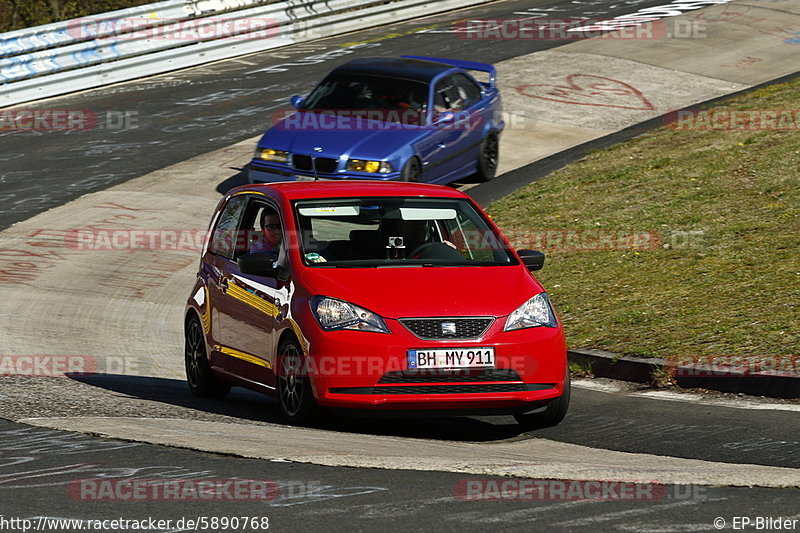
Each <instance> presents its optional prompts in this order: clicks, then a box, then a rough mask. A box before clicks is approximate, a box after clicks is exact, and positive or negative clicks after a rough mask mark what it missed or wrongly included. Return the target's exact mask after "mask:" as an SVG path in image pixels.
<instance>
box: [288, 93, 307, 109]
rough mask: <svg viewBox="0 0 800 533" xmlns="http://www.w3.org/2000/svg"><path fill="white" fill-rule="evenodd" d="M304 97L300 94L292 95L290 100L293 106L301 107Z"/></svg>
mask: <svg viewBox="0 0 800 533" xmlns="http://www.w3.org/2000/svg"><path fill="white" fill-rule="evenodd" d="M303 101H304V98H303V97H302V96H300V95H299V94H296V95H294V96H292V98H291V100H290V102H291V103H292V107H294V108H295V109H300V106H302V105H303Z"/></svg>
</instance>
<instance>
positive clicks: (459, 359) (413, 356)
mask: <svg viewBox="0 0 800 533" xmlns="http://www.w3.org/2000/svg"><path fill="white" fill-rule="evenodd" d="M483 367H491V368H494V348H436V349H431V350H409V351H408V368H409V369H417V368H483Z"/></svg>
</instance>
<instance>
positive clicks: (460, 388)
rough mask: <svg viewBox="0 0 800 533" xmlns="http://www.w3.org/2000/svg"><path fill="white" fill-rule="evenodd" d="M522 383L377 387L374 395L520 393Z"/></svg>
mask: <svg viewBox="0 0 800 533" xmlns="http://www.w3.org/2000/svg"><path fill="white" fill-rule="evenodd" d="M524 390H525V385H523V384H522V383H486V384H480V385H408V386H403V387H375V388H374V389H373V394H475V393H481V392H484V393H490V392H520V391H524Z"/></svg>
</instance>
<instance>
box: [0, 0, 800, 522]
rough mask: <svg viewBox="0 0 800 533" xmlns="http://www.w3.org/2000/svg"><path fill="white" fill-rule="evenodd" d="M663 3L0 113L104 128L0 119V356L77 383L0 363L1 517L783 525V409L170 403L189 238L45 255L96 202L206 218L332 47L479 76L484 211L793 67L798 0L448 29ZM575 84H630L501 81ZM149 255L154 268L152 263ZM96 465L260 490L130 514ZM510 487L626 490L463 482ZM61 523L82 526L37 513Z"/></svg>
mask: <svg viewBox="0 0 800 533" xmlns="http://www.w3.org/2000/svg"><path fill="white" fill-rule="evenodd" d="M665 3H667V2H665V1H664V0H662V1H660V2H657V1H640V0H623V1H621V2H612V1H610V0H571V1H562V2H536V1H530V0H505V1H499V2H495V3H492V4H488V5H486V6H483V7H481V8H475V9H469V10H463V11H459V12H454V13H449V14H445V15H439V16H435V17H429V18H424V19H418V20H415V21H411V22H407V23H403V24H397V25H393V26H385V27H381V28H375V29H369V30H364V31H362V32H358V33H354V34H350V35H345V36H340V37H334V38H330V39H324V40H321V41H315V42H312V43H308V44H303V45H296V46H292V47H288V48H285V49H280V50H277V51H273V52H266V53H260V54H255V55H250V56H246V57H243V58H238V59H232V60H226V61H220V62H218V63H214V64H210V65H206V66H201V67H197V68H193V69H188V70H185V71H179V72H175V73H170V74H165V75H162V76H156V77H152V78H148V79H144V80H138V81H135V82H130V83H124V84H119V85H115V86H111V87H106V88H101V89H98V90H92V91H87V92H84V93H80V94H75V95H70V96H66V97H60V98H56V99H52V100H47V101H40V102H36V103H35V104H31V105H24V106H21V107H25V108H41V109H45V108H51V109H86V110H90V111H92V112H94V113H97V115H98V116H99V117H105V118H106V121H107V122H106V123H105V127H103V128H98V129H90V130H86V131H77V132H70V133H64V132H28V133H21V132H0V200H1V201H2V205H3V209H2V211H1V212H0V259H2V258H4V257H5V258H6V262H7V261H8V260H7V257H9V253H11V252H10V251H15V253H12V254H11V255H13V256H16V255H19V254H20V253H21V254H23V255H26V254H27V255H26V257H28V260H29V261H30V264H32V265H35V266H34V267H32V269H31V270H32V271H33V274H31V276H32V277H30V278H26V277H22V278H20V277H19V274H18V273H17V274H15V275H16V276H17V277H13V276H10V277H9V276H8V275H7V274H6V272H7V271H3V274H0V299H2V300H3V301H4V302H7V303H4V304H3V309H2V312H0V350H2V352H1V353H2V354H3V355H19V354H26V355H53V354H61V355H63V354H69V355H76V356H77V355H78V354H80V357H86V358H89V359H92V360H94V361H97V362H98V368H99V373H97V374H94V375H88V376H81V377H71V378H70V377H35V378H34V377H19V376H0V400H2V402H0V494H2V500H0V501H2V507H1V508H0V515H2V516H0V529H9V527H8V525H6V524H4V523H3V521H2V520H3V519H6V520H8V519H10V518H12V517H15V518H21V519H22V518H24V519H31V520H32V521H33V522H32V523H34V524H40V528H39V530H43V531H54V532H55V531H73V530H79V529H80V527H81V525H84V526H85V525H87V524H88V523H89V521H92V520H97V519H100V520H103V519H106V520H107V519H117V518H120V519H128V520H142V519H147V518H150V517H152V518H154V519H164V520H171V521H172V523H171V524H169V525H164V526H163V527H158V528H156V529H154V530H156V531H189V530H192V531H194V530H201V531H202V530H207V531H212V530H213V531H224V530H233V529H235V528H233V527H231V528H228V529H225V528H223V527H221V526H217V527H216V528H196V527H192V526H188V525H187V524H186V519H197V518H198V517H206V518H208V519H210V518H211V517H216V518H221V517H235V516H236V517H241V518H244V517H248V518H257V519H259V520H261V519H263V518H265V517H266V518H268V523H269V526H270V528H271V529H272V530H276V531H347V532H352V531H376V530H388V529H390V528H391V529H392V530H398V531H430V530H440V531H453V532H456V531H458V532H462V531H486V530H490V529H492V530H502V531H506V530H508V531H532V530H534V531H539V530H553V531H636V532H639V531H642V532H645V531H649V532H662V531H713V530H718V529H724V530H731V529H750V530H753V529H756V527H755V524H756V522H755V521H756V519H757V518H758V517H761V518H762V519H766V518H769V517H771V518H778V517H781V518H782V519H788V520H789V524H790V526H784V527H782V530H784V531H786V530H788V531H792V530H795V531H797V530H800V503H799V502H800V437H798V435H800V404H799V403H797V402H796V401H780V400H770V399H763V398H745V397H741V396H740V395H739V396H737V395H723V394H718V395H710V394H701V393H690V392H673V393H667V392H658V391H651V390H648V389H646V388H642V387H639V386H634V385H630V384H624V383H618V382H612V381H608V380H579V381H578V382H577V383H576V386H575V388H574V391H573V400H572V405H571V408H570V412H569V414H568V417H567V418H566V420H565V421H564V422H563V423H562V424H561V425H559V426H557V427H555V428H548V429H542V430H538V431H534V432H529V433H522V432H520V430H519V428H518V426H517V425H516V424H515V423H514V421H513V419H512V418H510V417H471V418H454V419H445V420H441V419H421V420H417V419H415V420H384V419H363V418H330V419H326V420H325V421H324V422H321V423H320V424H318V425H317V426H315V427H313V428H291V427H288V426H285V425H283V423H282V422H281V419H280V417H279V416H278V409H277V405H276V403H275V402H274V401H273V400H271V399H270V398H266V397H263V396H260V395H257V394H254V393H250V392H248V391H244V390H242V389H235V390H234V391H233V392H232V394H231V396H230V397H229V398H228V399H226V400H224V401H211V400H201V399H198V398H194V397H192V396H191V395H189V393H188V390H187V388H186V384H185V382H184V381H183V377H182V373H183V370H182V366H183V354H182V337H181V310H182V306H183V302H184V300H185V298H186V296H187V294H186V293H187V291H188V290H189V288H190V285H191V280H192V278H193V276H194V274H195V270H196V263H197V256H198V254H197V253H196V252H195V251H191V250H190V251H178V252H164V251H161V252H160V253H156V252H148V253H140V252H137V251H135V250H134V251H129V252H130V253H124V254H122V253H119V252H115V251H109V252H97V253H86V252H82V253H81V252H80V251H75V250H66V249H64V245H63V239H62V238H61V237H60V236H59V235H60V234H59V233H58V232H59V231H64V230H68V229H69V228H75V227H84V226H87V225H89V224H92V223H94V224H97V223H98V221H104V223H105V222H107V221H109V220H112V217H116V216H119V217H122V218H120V219H119V220H123V219H124V220H126V221H127V222H126V223H129V224H130V227H135V228H140V227H147V228H150V227H156V228H188V229H194V228H203V227H205V225H206V224H207V222H208V220H207V218H208V216H209V214H210V212H211V209H212V208H213V206H214V204H215V203H216V201H217V200H218V199H219V197H220V194H221V193H224V192H225V191H227V190H228V189H230V188H231V187H233V186H235V185H237V184H240V183H244V177H243V173H242V172H241V168H242V166H243V165H244V164H246V163H247V161H248V160H249V155H250V153H251V152H252V149H253V146H254V137H255V136H257V135H259V134H260V133H262V132H263V131H264V130H265V129H266V128H267V127H268V126H269V123H270V116H271V113H274V112H276V111H278V110H282V109H287V108H288V103H287V102H288V97H289V96H290V95H292V94H304V93H306V92H307V91H308V90H309V89H310V88H311V87H313V85H314V84H315V83H316V81H317V80H318V79H319V78H320V77H321V76H323V75H324V74H325V73H326V72H328V71H329V70H330V69H331V68H332V66H334V65H335V64H337V63H338V62H341V61H343V60H346V59H350V58H355V57H369V56H375V55H386V56H395V55H401V54H411V53H416V54H420V55H441V56H443V57H448V56H450V57H458V58H465V59H473V60H478V61H484V62H490V63H494V64H498V68H499V81H498V83H499V84H500V85H501V87H502V88H503V91H504V92H503V97H504V107H505V110H506V111H507V112H509V113H511V114H512V115H513V116H516V117H521V119H524V120H522V122H521V124H523V126H522V127H519V128H517V129H516V130H515V129H511V130H510V131H507V132H506V133H504V138H503V143H504V144H503V145H502V146H501V158H502V160H503V161H502V163H501V164H502V165H503V166H502V167H501V171H503V172H505V175H503V176H500V177H498V178H497V179H496V180H494V181H493V182H491V183H489V184H484V185H480V186H477V187H476V186H475V184H472V183H461V184H456V185H455V186H458V187H461V188H463V189H464V190H468V191H469V192H470V194H475V197H476V198H479V199H480V201H482V202H484V203H485V202H486V201H487V200H489V199H493V198H497V197H499V196H502V194H506V193H507V192H509V191H510V190H513V188H515V187H517V186H519V185H521V184H523V183H524V182H527V181H530V180H532V179H534V178H538V177H541V176H542V175H543V174H544V173H545V169H549V168H552V166H553V165H558V164H562V163H563V162H564V161H567V160H568V159H569V157H567V156H566V155H564V154H565V150H573V149H576V148H577V149H580V148H581V147H583V146H585V144H584V143H590V142H611V140H613V139H617V138H624V137H625V136H627V135H631V132H630V129H631V128H636V127H637V125H638V124H641V123H644V122H648V121H650V123H651V124H657V123H658V121H659V120H661V119H660V118H659V117H661V116H662V115H663V114H664V113H667V112H668V111H669V110H672V109H678V108H680V107H684V106H687V105H690V104H695V103H697V102H701V101H705V100H709V99H713V98H718V97H721V96H723V95H726V94H730V93H734V92H737V91H741V90H744V89H746V88H748V87H751V86H753V85H756V84H759V83H764V82H767V81H770V80H774V79H777V78H780V77H782V76H786V75H789V74H792V73H794V72H796V71H800V62H798V61H797V57H800V56H798V54H797V52H798V51H800V44H792V43H790V42H789V40H787V39H786V35H788V34H790V33H787V32H790V30H791V28H794V27H800V0H774V1H771V2H765V1H763V0H752V1H748V0H737V1H734V2H731V3H730V4H725V5H718V6H712V7H707V8H705V9H702V10H698V11H691V12H688V13H687V14H686V15H682V16H681V17H676V19H680V20H682V21H689V22H691V23H697V22H702V23H704V24H705V23H707V24H708V27H707V28H705V29H706V30H707V35H708V39H706V40H703V41H698V42H699V43H700V44H698V42H695V43H694V46H697V48H696V49H695V48H692V46H693V45H690V44H687V40H685V39H684V40H680V39H672V40H665V41H663V42H662V41H659V40H650V41H647V42H643V41H625V40H617V41H603V42H601V43H595V42H567V41H548V40H506V41H504V40H465V39H462V38H459V37H457V36H454V34H453V33H452V27H453V23H454V21H457V20H462V19H465V18H498V19H499V18H510V17H527V16H539V17H541V16H547V17H552V18H559V19H565V18H573V17H582V16H583V17H589V18H613V17H615V16H618V15H621V14H627V13H632V12H634V11H637V10H640V9H645V8H647V7H650V6H661V5H664V4H665ZM721 4H722V3H721ZM751 29H755V30H757V31H750V30H751ZM731 43H738V46H739V47H740V48H742V49H741V50H739V49H737V48H736V46H732V45H731ZM434 51H435V52H434ZM740 56H743V57H751V56H757V57H758V58H759V61H760V66H759V67H758V68H755V69H749V68H746V67H742V66H741V64H740V61H741V57H740ZM792 59H793V60H792ZM575 72H580V73H587V74H588V75H593V76H601V75H602V76H604V77H606V78H608V79H611V80H612V81H615V82H616V83H619V84H622V85H625V86H626V87H629V88H632V87H635V88H636V92H637V93H638V94H641V99H640V100H639V101H635V102H633V103H632V102H631V101H630V100H629V101H611V102H605V103H603V104H599V105H595V104H592V105H583V104H579V105H572V104H575V102H556V103H553V102H545V101H543V100H542V99H540V98H538V97H537V96H536V95H533V96H532V92H531V90H530V89H528V90H527V92H526V90H524V89H520V90H518V91H517V90H515V88H518V87H522V85H521V84H526V83H527V85H528V86H532V85H534V84H533V83H529V80H535V82H536V83H538V84H549V85H557V84H563V83H564V80H565V79H568V75H569V74H570V73H575ZM526 120H527V121H528V122H525V121H526ZM525 124H530V125H533V126H535V127H533V126H532V127H531V128H526V127H525V126H524V125H525ZM537 161H539V163H537ZM176 199H179V201H178V202H176ZM124 217H128V218H124ZM42 230H46V231H45V232H43V231H42ZM4 254H5V255H4ZM31 254H33V255H31ZM36 254H38V255H36ZM48 254H55V255H48ZM137 254H138V255H137ZM56 257H58V259H55V258H56ZM14 261H17V259H14ZM154 262H161V263H162V264H167V265H168V266H166V267H165V268H164V270H163V271H159V272H154V270H153V269H152V268H151V265H152V264H153V263H154ZM4 266H5V265H4ZM26 275H27V274H26ZM137 284H139V286H137ZM87 434H88V435H87ZM103 479H107V480H108V479H110V480H113V481H114V482H115V483H117V486H119V485H120V484H122V485H124V483H126V482H128V481H134V480H156V481H159V480H160V481H164V480H168V481H169V480H172V481H175V480H177V481H181V482H196V481H198V480H222V481H225V480H228V481H230V480H257V481H260V482H264V483H266V484H267V485H269V486H270V487H272V489H273V490H272V492H270V496H269V497H268V498H261V499H259V498H252V497H251V498H247V497H244V498H236V497H231V498H228V499H227V500H226V501H214V502H209V501H204V500H202V499H201V498H199V497H195V498H194V499H193V498H192V496H191V495H189V496H184V497H182V498H172V499H169V498H167V499H165V498H160V499H159V498H158V497H145V498H138V499H137V501H135V502H134V501H130V500H129V499H125V498H121V497H118V496H119V495H117V497H114V496H112V497H108V495H106V496H97V494H99V493H97V492H96V491H95V492H92V490H86V486H87V485H82V483H88V482H96V481H97V480H103ZM520 479H521V480H526V479H527V480H556V481H547V483H549V485H548V487H549V490H551V491H552V490H553V487H556V488H559V487H560V488H562V489H563V483H564V481H559V480H572V481H573V482H576V483H577V485H574V486H573V485H570V487H572V488H573V489H576V490H579V489H583V490H585V489H586V488H587V487H592V486H594V485H592V484H593V483H595V484H596V483H614V482H619V483H623V484H624V483H629V484H636V486H637V488H638V489H642V488H644V489H646V490H645V492H644V493H643V494H644V495H643V496H641V497H634V498H630V497H626V498H617V499H616V500H617V501H613V500H615V499H614V498H612V499H611V500H612V501H603V500H602V499H599V500H598V499H597V498H592V497H581V494H579V493H577V492H574V491H573V492H566V493H565V492H563V490H562V492H560V493H556V494H553V493H551V494H549V495H548V496H546V497H540V498H525V497H520V498H514V497H500V496H498V498H497V500H499V501H493V500H491V499H489V501H486V500H484V501H470V499H469V498H468V497H466V496H465V493H464V490H463V489H464V487H469V486H473V487H474V486H480V487H484V488H485V487H490V486H492V485H491V483H495V482H497V483H503V482H504V481H506V482H507V481H509V480H511V482H512V489H513V487H519V485H513V483H520V481H519V480H520ZM87 480H88V481H87ZM91 480H95V481H91ZM515 480H517V481H515ZM559 483H561V484H562V485H559ZM470 484H471V485H470ZM494 486H499V485H497V484H495V485H494ZM82 488H83V489H84V490H83V492H81V490H82ZM512 489H508V488H507V490H512ZM611 490H612V491H613V490H614V489H613V488H612V489H611ZM512 492H513V490H512ZM486 493H489V490H488V489H486ZM584 496H585V495H584ZM737 517H738V518H737ZM742 517H746V518H749V519H750V520H752V521H753V522H752V524H751V525H750V526H749V527H747V526H746V524H744V523H743V522H742ZM59 518H65V519H75V520H78V521H82V522H81V523H80V524H78V523H74V524H72V525H69V526H67V525H64V526H57V525H54V523H48V522H46V520H47V519H59ZM181 518H183V519H184V522H182V523H181V524H179V523H178V520H179V519H181ZM791 520H795V522H794V523H792V522H791ZM48 524H49V525H48ZM264 524H266V522H259V523H258V528H256V527H244V528H239V530H246V531H257V530H260V529H263V525H264ZM737 525H738V526H739V527H737ZM763 525H764V522H763V521H762V526H763ZM770 525H771V526H774V525H775V523H774V522H771V523H770ZM760 529H761V530H769V528H767V527H766V526H764V527H762V528H760ZM773 529H775V528H774V527H773ZM111 530H115V529H111ZM116 530H119V531H122V530H123V529H122V528H121V527H117V529H116Z"/></svg>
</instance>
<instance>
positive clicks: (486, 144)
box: [476, 133, 500, 181]
mask: <svg viewBox="0 0 800 533" xmlns="http://www.w3.org/2000/svg"><path fill="white" fill-rule="evenodd" d="M499 148H500V143H499V142H498V140H497V134H496V133H490V134H489V135H487V136H486V138H485V139H484V140H483V143H481V152H480V154H479V155H478V171H477V172H476V176H477V178H478V181H489V180H490V179H492V178H494V175H495V173H497V162H498V159H499V155H500V149H499Z"/></svg>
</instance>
